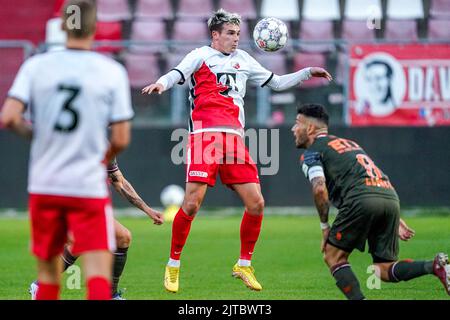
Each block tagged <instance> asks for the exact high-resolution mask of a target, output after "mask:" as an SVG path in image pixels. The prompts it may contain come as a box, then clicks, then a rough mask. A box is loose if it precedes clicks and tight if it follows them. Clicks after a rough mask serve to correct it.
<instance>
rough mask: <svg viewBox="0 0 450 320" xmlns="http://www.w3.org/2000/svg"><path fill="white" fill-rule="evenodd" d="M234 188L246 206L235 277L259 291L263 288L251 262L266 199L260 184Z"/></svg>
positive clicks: (234, 271) (235, 186)
mask: <svg viewBox="0 0 450 320" xmlns="http://www.w3.org/2000/svg"><path fill="white" fill-rule="evenodd" d="M232 187H233V189H234V190H235V191H236V193H237V194H238V195H239V196H240V198H241V199H242V202H243V203H244V206H245V212H244V215H243V217H242V222H241V229H240V238H241V251H240V255H239V260H238V262H237V263H236V264H235V266H234V267H233V276H234V277H237V278H240V279H242V280H243V281H244V283H245V285H246V286H247V287H249V288H250V289H252V290H257V291H259V290H262V286H261V284H260V283H259V282H258V281H257V280H256V277H255V270H254V269H253V267H252V266H251V260H252V255H253V252H254V249H255V245H256V242H257V241H258V238H259V233H260V231H261V224H262V219H263V211H264V198H263V196H262V193H261V186H260V185H259V184H258V183H243V184H234V185H232Z"/></svg>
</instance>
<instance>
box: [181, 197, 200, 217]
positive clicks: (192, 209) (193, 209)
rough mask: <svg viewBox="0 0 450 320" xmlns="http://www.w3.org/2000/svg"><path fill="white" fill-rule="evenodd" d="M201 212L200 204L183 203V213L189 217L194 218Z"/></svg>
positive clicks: (192, 201)
mask: <svg viewBox="0 0 450 320" xmlns="http://www.w3.org/2000/svg"><path fill="white" fill-rule="evenodd" d="M199 210H200V202H199V201H196V200H186V201H185V202H184V203H183V211H184V212H185V213H186V214H187V215H188V216H193V215H195V214H197V212H198V211H199Z"/></svg>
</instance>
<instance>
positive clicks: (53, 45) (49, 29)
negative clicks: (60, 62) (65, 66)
mask: <svg viewBox="0 0 450 320" xmlns="http://www.w3.org/2000/svg"><path fill="white" fill-rule="evenodd" d="M66 39H67V35H66V32H65V31H63V30H62V19H61V18H60V17H55V18H51V19H50V20H48V21H47V26H46V28H45V42H46V44H47V45H49V49H50V50H58V49H62V48H64V47H65V43H66Z"/></svg>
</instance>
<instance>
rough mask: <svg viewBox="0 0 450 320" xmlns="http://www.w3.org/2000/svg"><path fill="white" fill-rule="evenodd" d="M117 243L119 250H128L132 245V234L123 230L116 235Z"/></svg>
mask: <svg viewBox="0 0 450 320" xmlns="http://www.w3.org/2000/svg"><path fill="white" fill-rule="evenodd" d="M116 242H117V247H118V248H128V247H129V246H130V245H131V232H130V230H128V229H126V228H123V229H122V230H121V231H120V232H118V233H117V234H116Z"/></svg>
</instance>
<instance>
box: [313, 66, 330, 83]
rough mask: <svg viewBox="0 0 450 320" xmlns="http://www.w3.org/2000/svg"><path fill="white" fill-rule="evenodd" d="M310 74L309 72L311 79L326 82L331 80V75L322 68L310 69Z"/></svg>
mask: <svg viewBox="0 0 450 320" xmlns="http://www.w3.org/2000/svg"><path fill="white" fill-rule="evenodd" d="M310 72H311V76H312V77H316V78H325V79H327V80H328V81H331V80H333V77H332V76H331V74H330V73H329V72H328V71H327V70H325V69H324V68H319V67H311V69H310Z"/></svg>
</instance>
